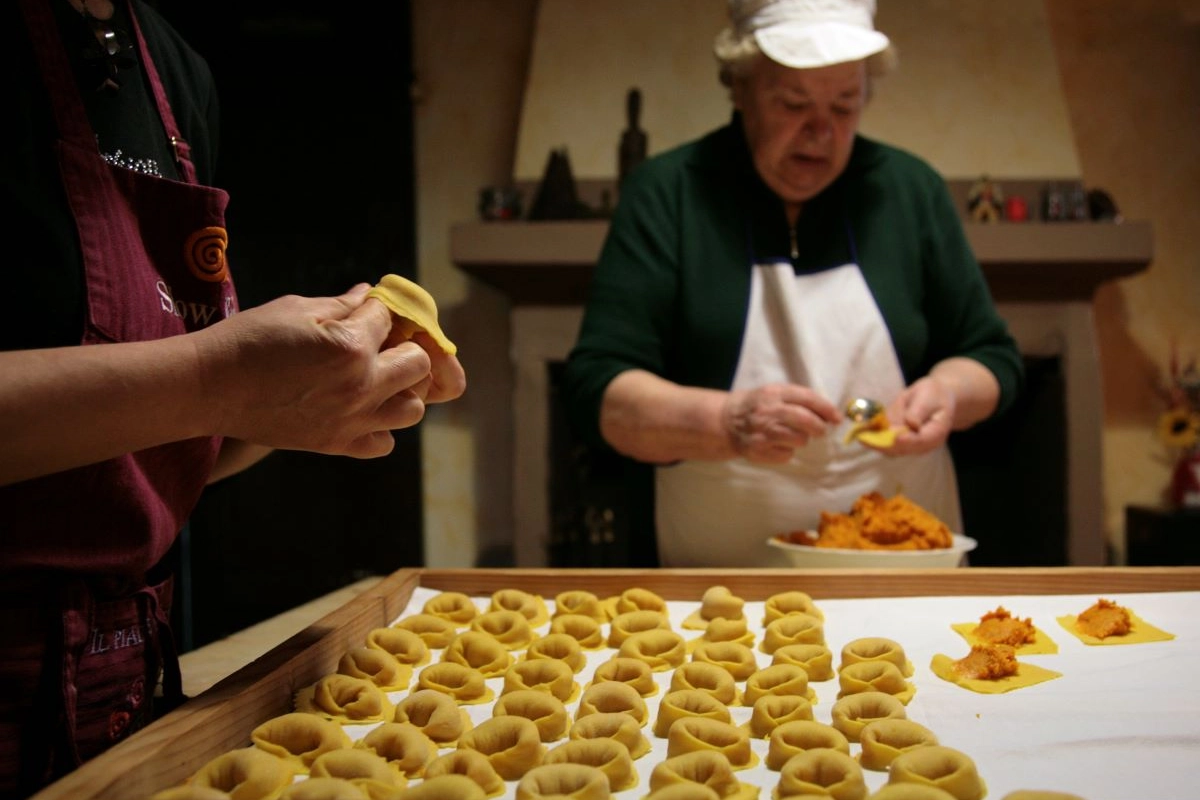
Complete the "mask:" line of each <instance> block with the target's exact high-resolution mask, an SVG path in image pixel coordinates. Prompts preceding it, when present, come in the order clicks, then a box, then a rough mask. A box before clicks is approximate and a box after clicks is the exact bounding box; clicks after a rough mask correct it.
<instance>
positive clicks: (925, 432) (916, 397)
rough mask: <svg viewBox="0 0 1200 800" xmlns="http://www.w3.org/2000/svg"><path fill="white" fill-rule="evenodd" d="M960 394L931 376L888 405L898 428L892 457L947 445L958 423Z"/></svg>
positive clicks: (910, 387)
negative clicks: (958, 396)
mask: <svg viewBox="0 0 1200 800" xmlns="http://www.w3.org/2000/svg"><path fill="white" fill-rule="evenodd" d="M956 402H957V400H956V397H955V394H954V392H953V391H952V389H951V388H950V387H949V386H948V385H947V384H946V383H944V382H943V381H941V380H939V379H938V378H936V377H933V376H931V375H928V376H926V377H924V378H921V379H920V380H918V381H917V382H915V383H914V384H912V385H911V386H909V387H908V388H907V389H905V390H904V391H903V392H901V393H900V394H899V395H898V396H897V397H896V399H895V400H894V401H893V402H892V404H891V406H889V407H888V410H887V414H888V420H889V421H890V422H891V425H892V427H893V428H894V429H895V430H896V441H895V443H894V444H893V445H892V446H891V447H888V448H887V449H881V450H880V452H883V453H885V454H887V455H889V456H910V455H918V454H920V453H928V452H929V451H930V450H934V449H936V448H938V447H940V446H942V445H943V444H945V442H946V439H947V438H948V437H949V436H950V431H951V430H953V426H954V413H955V405H956Z"/></svg>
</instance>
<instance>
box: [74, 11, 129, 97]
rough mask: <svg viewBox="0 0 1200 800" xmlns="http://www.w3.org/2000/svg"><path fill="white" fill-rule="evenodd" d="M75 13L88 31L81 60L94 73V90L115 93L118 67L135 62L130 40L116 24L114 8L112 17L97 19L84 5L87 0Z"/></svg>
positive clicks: (119, 81)
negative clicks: (96, 77)
mask: <svg viewBox="0 0 1200 800" xmlns="http://www.w3.org/2000/svg"><path fill="white" fill-rule="evenodd" d="M79 13H80V15H81V16H82V17H83V21H84V22H85V23H86V24H87V26H88V29H89V32H90V33H91V36H89V37H88V43H87V44H86V45H85V46H84V48H83V61H84V63H85V64H87V65H88V66H89V67H90V68H91V69H92V70H93V71H94V72H96V73H98V77H99V80H98V81H97V85H96V91H98V92H108V93H110V94H112V93H115V92H116V91H118V90H119V89H120V88H121V70H122V69H126V68H128V67H132V66H134V65H135V64H136V63H137V61H136V60H135V59H134V57H133V40H132V39H131V38H130V36H129V33H128V32H127V31H126V30H125V29H124V28H122V27H120V26H119V25H117V24H116V13H115V8H114V13H113V16H111V17H109V18H108V19H100V18H99V17H96V16H94V15H93V14H92V12H91V10H90V9H89V8H88V0H81V2H80V12H79Z"/></svg>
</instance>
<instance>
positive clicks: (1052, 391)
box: [546, 355, 1068, 567]
mask: <svg viewBox="0 0 1200 800" xmlns="http://www.w3.org/2000/svg"><path fill="white" fill-rule="evenodd" d="M1024 360H1025V368H1026V378H1027V381H1026V391H1025V392H1024V393H1023V394H1022V395H1021V396H1020V397H1019V398H1018V400H1017V402H1016V404H1015V406H1014V407H1013V408H1012V409H1010V411H1009V413H1007V414H1005V415H1004V416H1002V417H1000V418H999V419H996V420H989V421H988V422H985V423H983V424H981V425H978V426H976V427H975V428H973V429H971V430H969V431H963V432H960V433H955V434H953V435H952V436H951V439H950V448H951V451H952V453H953V455H954V463H955V470H956V472H957V474H958V483H959V494H960V498H961V502H962V509H963V527H964V531H963V532H964V533H966V535H968V536H971V537H972V538H974V539H976V540H977V541H978V542H979V546H978V548H977V549H976V550H975V552H973V553H972V554H971V557H970V561H971V564H972V565H975V566H997V567H999V566H1064V565H1066V564H1067V563H1068V553H1067V432H1066V431H1067V420H1066V403H1065V400H1066V393H1065V383H1064V377H1063V370H1062V363H1061V358H1060V357H1058V356H1030V355H1027V356H1025V357H1024ZM546 369H547V372H548V375H547V377H548V392H549V408H550V419H549V426H550V430H549V448H548V453H547V456H548V458H549V460H550V463H549V469H548V470H547V475H548V484H549V485H548V486H547V489H548V498H547V502H548V504H549V508H548V511H549V522H550V527H549V541H548V542H547V553H546V556H547V563H548V564H549V565H550V566H556V567H652V566H656V565H657V558H656V555H655V552H654V536H653V514H652V502H653V500H652V486H653V483H652V477H653V476H652V472H651V469H650V468H649V467H647V466H645V465H642V464H637V463H635V462H632V461H630V460H628V459H625V458H623V457H621V456H618V455H616V454H614V453H612V452H611V451H606V450H602V449H599V448H595V447H591V446H588V445H586V444H584V443H583V442H580V441H579V440H578V439H577V438H576V437H575V436H574V435H573V433H572V431H571V428H570V426H569V424H568V423H567V416H566V413H565V409H564V407H563V401H562V398H561V393H560V392H559V388H558V387H559V386H560V385H561V376H562V371H563V363H562V362H561V361H551V362H548V363H547V365H546Z"/></svg>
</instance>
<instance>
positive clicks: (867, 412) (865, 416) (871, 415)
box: [842, 397, 883, 423]
mask: <svg viewBox="0 0 1200 800" xmlns="http://www.w3.org/2000/svg"><path fill="white" fill-rule="evenodd" d="M842 410H843V411H844V412H845V414H846V417H847V419H849V420H851V421H852V422H858V423H863V422H870V421H871V420H873V419H875V418H876V417H878V416H879V415H880V414H882V413H883V404H882V403H880V402H879V401H878V400H872V399H871V398H869V397H852V398H850V399H849V400H847V401H846V405H845V406H843V409H842Z"/></svg>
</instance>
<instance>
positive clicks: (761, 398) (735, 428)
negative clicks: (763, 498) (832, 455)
mask: <svg viewBox="0 0 1200 800" xmlns="http://www.w3.org/2000/svg"><path fill="white" fill-rule="evenodd" d="M721 419H722V423H723V427H724V429H725V431H726V434H727V435H728V437H729V441H730V443H731V445H732V447H733V450H734V452H735V453H736V454H737V455H739V456H741V457H743V458H745V459H747V460H748V461H753V462H758V463H763V464H782V463H784V462H786V461H788V460H789V459H791V457H792V455H793V454H794V453H795V451H796V448H798V447H804V446H805V445H806V444H808V442H809V440H810V439H812V438H814V437H817V436H824V435H825V434H826V433H827V432H828V431H829V428H830V427H831V426H833V425H837V424H838V423H839V422H840V421H841V415H840V414H839V413H838V410H837V408H836V407H835V406H834V405H833V403H831V402H830V401H829V400H827V399H826V398H824V397H822V396H821V395H819V394H817V393H816V392H815V391H813V390H812V389H810V388H808V387H806V386H796V385H794V384H768V385H766V386H760V387H758V388H757V389H751V390H739V391H732V392H729V394H728V396H727V398H726V401H725V404H724V408H723V409H722V413H721Z"/></svg>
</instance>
